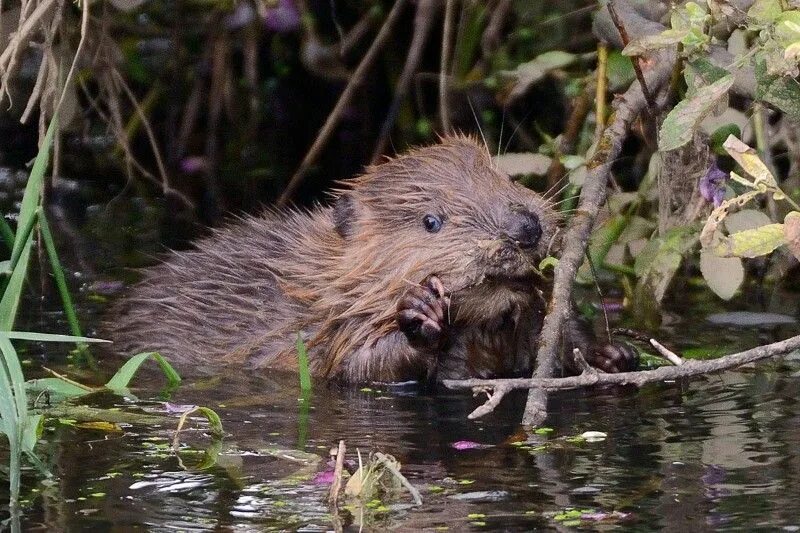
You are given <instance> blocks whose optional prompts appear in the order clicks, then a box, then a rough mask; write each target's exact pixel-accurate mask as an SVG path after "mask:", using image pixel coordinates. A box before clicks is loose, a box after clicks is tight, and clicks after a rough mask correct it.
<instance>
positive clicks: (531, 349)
mask: <svg viewBox="0 0 800 533" xmlns="http://www.w3.org/2000/svg"><path fill="white" fill-rule="evenodd" d="M557 227H558V216H557V214H556V212H555V211H554V209H553V207H552V202H551V201H548V200H546V199H545V198H544V197H542V196H540V195H539V194H537V193H535V192H533V191H531V190H529V189H527V188H526V187H524V186H522V185H520V184H518V183H516V182H514V181H512V180H511V179H510V178H509V176H507V175H505V174H504V173H502V172H501V171H500V170H499V169H498V168H497V167H496V166H495V165H494V164H493V160H492V157H491V155H490V153H489V151H488V150H487V149H486V147H485V146H484V145H483V144H480V143H479V142H477V140H476V139H474V138H472V137H469V136H466V135H461V134H458V135H452V136H448V137H444V138H443V139H441V141H440V142H439V143H438V144H435V145H432V146H428V147H422V148H416V149H412V150H411V151H409V152H407V153H406V154H404V155H400V156H397V157H395V158H392V159H388V160H387V161H385V162H384V163H382V164H380V165H377V166H371V167H368V168H367V169H366V171H365V172H364V173H363V174H362V175H361V176H359V177H356V178H353V179H351V180H345V181H343V182H340V183H339V188H338V189H337V190H335V191H334V192H333V193H332V202H331V204H330V205H329V206H321V205H318V206H316V207H314V208H312V209H310V210H299V209H295V210H291V211H289V212H276V211H274V210H273V211H268V212H267V213H266V214H263V215H261V216H249V217H243V218H239V219H237V220H236V221H235V222H234V223H231V224H229V225H228V226H226V227H223V228H222V229H218V230H215V231H214V232H213V234H212V235H211V236H209V237H207V238H205V239H203V240H201V241H199V242H198V243H197V244H196V247H195V249H193V250H191V251H186V252H173V253H172V254H171V256H170V257H169V258H168V259H167V260H166V261H165V262H163V263H162V264H161V265H159V266H156V267H154V268H152V269H150V270H148V271H147V272H146V274H145V276H144V279H143V281H141V282H140V283H139V284H137V285H135V286H134V287H132V289H131V290H130V293H129V294H128V295H127V296H126V297H124V298H123V299H121V300H120V301H119V302H117V303H116V305H115V306H114V307H113V310H112V313H111V314H112V317H113V318H112V319H111V320H110V322H109V323H108V324H107V327H106V329H107V331H108V332H109V333H110V337H111V338H112V340H114V342H115V343H116V346H117V347H119V348H120V349H121V350H123V351H125V352H130V353H135V352H139V351H145V350H148V351H149V350H158V351H160V352H161V353H162V354H164V355H165V356H166V357H168V358H169V359H170V360H172V361H175V362H177V363H178V364H179V366H180V364H181V363H185V364H184V366H186V364H191V365H193V366H198V365H199V366H208V365H210V366H211V367H212V368H213V367H218V366H219V365H220V364H225V363H236V364H244V365H247V366H248V367H250V368H256V369H257V368H265V367H269V368H278V369H296V368H297V349H296V341H297V337H298V335H299V336H300V337H301V338H302V340H303V341H304V342H305V344H306V347H307V350H308V357H309V363H310V368H311V371H312V373H313V374H315V375H317V376H322V377H326V378H337V379H340V380H344V381H347V382H363V381H382V382H397V381H406V380H424V381H430V380H437V379H459V378H467V377H497V376H509V375H519V374H520V373H522V372H525V371H529V369H530V367H531V364H532V357H533V355H534V354H535V348H536V340H537V337H538V335H539V331H540V328H541V324H542V320H543V315H544V312H545V307H546V305H545V301H544V297H545V295H544V291H545V290H546V289H547V287H546V283H545V281H544V279H543V278H542V276H541V274H540V273H539V270H538V269H537V267H538V265H539V262H540V260H541V259H542V258H544V257H546V256H547V255H548V253H549V250H550V248H551V247H552V245H553V241H554V236H555V235H556V230H557ZM566 336H567V337H568V340H569V341H570V344H571V345H572V346H576V347H579V348H581V349H582V351H583V353H584V355H585V356H586V358H587V360H588V361H589V363H590V364H591V365H593V366H595V367H597V368H600V369H602V370H605V371H608V372H619V371H626V370H630V369H632V368H634V367H635V365H636V355H635V352H634V351H632V350H630V349H628V348H627V347H624V346H620V345H610V344H608V345H596V344H595V343H594V342H593V339H592V338H591V336H590V335H589V332H588V330H587V328H586V327H585V325H583V324H581V323H579V322H578V321H575V320H572V321H571V322H570V331H569V334H568V335H566Z"/></svg>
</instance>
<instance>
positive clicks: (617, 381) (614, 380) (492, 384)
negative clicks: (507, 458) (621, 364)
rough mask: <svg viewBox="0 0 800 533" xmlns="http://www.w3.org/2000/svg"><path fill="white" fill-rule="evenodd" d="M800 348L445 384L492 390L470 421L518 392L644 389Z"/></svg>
mask: <svg viewBox="0 0 800 533" xmlns="http://www.w3.org/2000/svg"><path fill="white" fill-rule="evenodd" d="M798 349H800V335H796V336H794V337H790V338H788V339H785V340H782V341H779V342H774V343H772V344H767V345H765V346H758V347H756V348H751V349H750V350H745V351H743V352H738V353H734V354H730V355H726V356H723V357H720V358H717V359H711V360H705V361H696V360H683V361H682V364H680V365H679V366H662V367H659V368H656V369H654V370H641V371H638V372H622V373H620V374H604V373H600V372H597V371H595V370H594V369H592V370H590V371H585V372H583V373H582V374H580V375H579V376H571V377H565V378H531V379H524V378H520V379H465V380H444V385H445V386H446V387H448V388H450V389H472V390H473V391H477V392H487V391H493V392H492V393H491V394H489V400H488V401H487V402H486V403H484V404H483V405H481V406H480V407H478V408H477V409H475V410H474V411H473V412H472V413H470V415H469V418H478V417H479V416H483V415H485V414H487V413H490V412H491V411H492V410H494V407H496V406H497V404H499V403H500V400H501V399H502V397H503V396H504V395H505V394H507V393H508V392H509V391H512V390H515V389H531V390H541V391H551V390H567V389H579V388H584V387H591V386H595V385H601V386H602V385H635V386H637V387H641V386H642V385H645V384H647V383H656V382H659V381H674V380H678V379H682V378H688V377H692V376H700V375H705V374H710V373H713V372H719V371H722V370H727V369H730V368H735V367H738V366H742V365H746V364H749V363H755V362H757V361H761V360H763V359H768V358H770V357H776V356H780V355H785V354H787V353H789V352H791V351H794V350H798Z"/></svg>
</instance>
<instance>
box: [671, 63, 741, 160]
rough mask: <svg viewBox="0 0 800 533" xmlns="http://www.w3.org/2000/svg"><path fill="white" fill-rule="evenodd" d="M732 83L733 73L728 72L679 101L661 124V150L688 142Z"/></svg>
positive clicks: (678, 146)
mask: <svg viewBox="0 0 800 533" xmlns="http://www.w3.org/2000/svg"><path fill="white" fill-rule="evenodd" d="M732 85H733V75H732V74H728V75H726V76H724V77H722V78H721V79H719V80H717V81H715V82H714V83H712V84H711V85H708V86H705V87H702V88H700V89H698V90H697V91H696V92H695V93H694V94H693V95H692V96H691V97H689V98H686V99H685V100H682V101H681V102H680V103H678V105H676V106H675V107H674V108H673V109H672V111H670V112H669V114H668V115H667V118H665V119H664V123H663V124H662V125H661V131H660V132H659V139H658V148H659V150H661V151H662V152H666V151H669V150H675V149H676V148H680V147H681V146H683V145H684V144H686V143H688V142H689V141H690V140H691V139H692V137H693V136H694V133H695V131H697V128H698V126H699V125H700V121H702V120H703V118H704V117H705V116H706V115H708V114H709V113H710V112H711V111H713V109H714V108H715V107H716V105H717V104H718V103H719V102H720V101H721V100H722V98H723V97H724V96H725V95H726V94H727V93H728V90H729V89H730V88H731V86H732Z"/></svg>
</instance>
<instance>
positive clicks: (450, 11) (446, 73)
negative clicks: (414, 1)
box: [439, 0, 456, 133]
mask: <svg viewBox="0 0 800 533" xmlns="http://www.w3.org/2000/svg"><path fill="white" fill-rule="evenodd" d="M455 4H456V0H446V3H445V8H444V24H443V29H442V55H441V60H440V62H439V117H440V120H441V122H442V133H448V132H449V131H450V128H451V127H452V124H451V123H450V108H449V105H448V95H447V82H448V80H449V79H450V67H449V63H450V49H451V47H452V44H453V16H454V12H455Z"/></svg>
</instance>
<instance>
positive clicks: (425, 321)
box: [397, 275, 450, 348]
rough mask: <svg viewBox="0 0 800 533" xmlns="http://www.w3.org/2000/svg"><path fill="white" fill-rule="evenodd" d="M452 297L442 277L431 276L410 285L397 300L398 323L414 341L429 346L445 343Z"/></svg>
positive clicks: (401, 329)
mask: <svg viewBox="0 0 800 533" xmlns="http://www.w3.org/2000/svg"><path fill="white" fill-rule="evenodd" d="M449 307H450V297H449V296H448V295H447V293H446V292H445V290H444V285H442V282H441V280H439V278H437V277H436V276H433V275H431V276H428V277H427V278H425V279H424V280H423V281H422V283H421V284H419V285H414V286H412V287H409V289H408V290H407V291H406V292H405V294H404V295H403V296H402V297H401V298H400V301H399V302H397V325H398V327H399V328H400V331H402V332H403V333H405V334H406V337H408V340H409V342H410V343H411V344H413V345H415V346H420V347H425V348H435V347H439V346H441V344H442V342H443V341H444V337H445V335H444V333H445V328H446V326H447V322H448V311H449Z"/></svg>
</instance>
